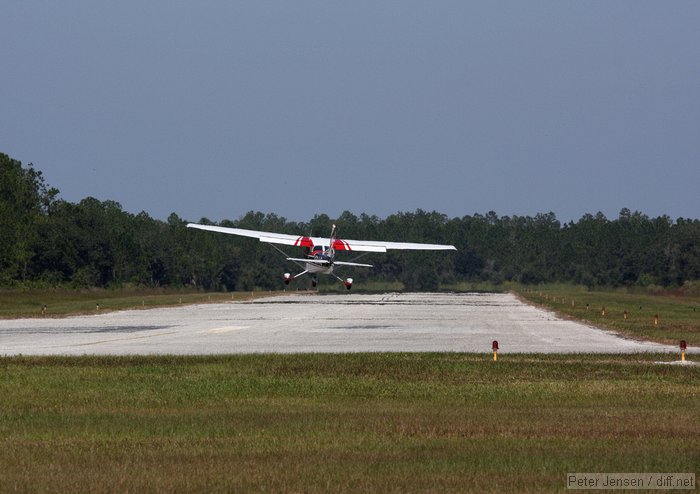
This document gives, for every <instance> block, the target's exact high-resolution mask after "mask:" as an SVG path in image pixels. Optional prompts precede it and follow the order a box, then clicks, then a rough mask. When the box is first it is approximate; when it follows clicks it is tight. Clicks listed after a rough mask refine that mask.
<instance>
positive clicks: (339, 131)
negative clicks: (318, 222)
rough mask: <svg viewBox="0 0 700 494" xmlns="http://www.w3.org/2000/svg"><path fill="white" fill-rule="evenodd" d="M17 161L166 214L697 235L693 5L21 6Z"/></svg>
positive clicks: (82, 189) (16, 30) (16, 13)
mask: <svg viewBox="0 0 700 494" xmlns="http://www.w3.org/2000/svg"><path fill="white" fill-rule="evenodd" d="M0 19H2V29H0V66H2V68H3V74H2V77H0V89H1V92H0V95H1V97H0V115H2V118H0V152H4V153H7V154H9V155H10V156H11V157H13V158H15V159H18V160H20V161H22V162H23V163H25V164H26V163H29V162H33V163H34V165H35V166H36V168H38V169H40V170H42V171H43V172H44V174H45V176H46V179H47V181H48V182H49V184H50V185H52V186H55V187H57V188H58V189H60V191H61V197H63V198H64V199H67V200H69V201H79V200H80V199H82V198H84V197H87V196H93V197H97V198H99V199H102V200H106V199H111V200H115V201H118V202H119V203H121V204H122V206H123V207H124V209H126V210H127V211H131V212H133V213H137V212H139V211H142V210H144V211H146V212H148V213H149V214H151V215H152V216H154V217H156V218H161V219H165V218H166V217H167V216H168V214H170V213H171V212H175V213H177V214H178V215H180V216H181V217H184V218H186V219H188V220H193V221H196V220H198V219H199V218H201V217H208V218H210V219H212V220H221V219H225V218H228V219H236V218H238V217H240V216H242V215H243V214H245V213H246V212H247V211H250V210H256V211H263V212H273V213H276V214H278V215H280V216H284V217H286V218H288V219H292V220H308V219H310V218H311V217H313V216H314V215H315V214H317V213H326V214H329V215H330V216H331V217H333V216H337V215H338V214H340V213H341V212H342V211H344V210H349V211H351V212H353V213H355V214H360V213H363V212H365V213H368V214H376V215H378V216H380V217H384V216H387V215H389V214H392V213H396V212H398V211H413V210H415V209H417V208H421V209H424V210H437V211H439V212H442V213H445V214H447V215H448V216H450V217H454V216H463V215H466V214H473V213H486V212H488V211H490V210H494V211H496V212H497V213H498V214H503V215H512V214H517V215H534V214H536V213H538V212H549V211H553V212H554V213H556V215H557V217H558V218H559V219H560V220H562V221H569V220H577V219H578V218H580V217H581V215H583V214H584V213H596V212H597V211H602V212H603V213H605V214H606V215H607V216H608V217H612V218H614V217H617V214H618V212H619V211H620V209H622V208H624V207H627V208H630V209H631V210H640V211H642V212H643V213H646V214H648V215H650V216H657V215H662V214H668V215H669V216H671V217H672V218H677V217H681V216H682V217H691V218H700V29H698V26H699V25H700V2H697V1H676V0H674V1H672V2H661V1H654V2H649V1H602V0H600V1H596V0H591V1H571V2H562V1H551V2H544V1H537V2H506V1H503V2H464V1H461V0H460V1H436V2H417V1H391V2H381V1H380V2H376V1H371V2H363V1H358V2H328V1H316V2H309V1H298V2H288V1H242V2H236V1H214V0H213V1H207V2H192V1H187V2H183V1H167V2H166V1H157V0H153V1H149V2H135V1H121V2H94V1H70V0H69V1H67V2H49V1H33V0H26V1H17V0H8V1H5V2H3V3H2V6H0Z"/></svg>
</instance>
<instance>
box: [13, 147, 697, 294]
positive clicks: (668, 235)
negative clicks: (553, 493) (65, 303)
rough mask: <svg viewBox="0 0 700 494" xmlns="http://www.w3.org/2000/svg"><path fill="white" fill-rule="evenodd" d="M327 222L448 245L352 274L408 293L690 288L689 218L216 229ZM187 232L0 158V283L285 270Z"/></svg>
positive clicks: (272, 285)
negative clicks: (481, 288)
mask: <svg viewBox="0 0 700 494" xmlns="http://www.w3.org/2000/svg"><path fill="white" fill-rule="evenodd" d="M197 222H200V223H209V224H214V223H213V222H212V221H210V220H208V219H207V218H202V219H199V220H197ZM333 223H335V224H337V225H338V228H339V236H340V237H341V238H343V237H344V238H354V239H365V240H373V239H376V240H380V239H381V240H391V241H406V242H428V243H446V244H453V245H455V246H456V247H457V249H458V250H457V252H439V253H428V252H388V253H386V254H371V255H368V256H366V257H363V262H365V261H366V262H369V263H370V264H373V265H374V268H372V269H370V270H356V271H353V272H352V274H351V276H353V277H354V278H355V279H357V280H358V281H360V280H362V281H365V280H376V281H388V282H394V281H400V282H402V283H403V284H404V285H405V286H406V288H407V289H409V290H431V289H437V288H439V287H440V286H443V285H446V284H452V283H458V282H462V281H467V282H478V281H487V282H491V283H496V284H498V283H502V282H505V281H517V282H521V283H524V284H537V283H544V282H571V283H577V284H583V285H587V286H589V287H596V286H607V287H610V286H648V285H658V286H661V287H678V286H682V285H683V284H684V283H687V282H693V281H697V280H700V221H699V220H696V219H684V218H678V219H676V220H672V219H671V218H669V217H668V216H659V217H656V218H650V217H648V216H646V215H645V214H642V213H640V212H638V211H635V212H632V211H630V210H628V209H623V210H622V211H620V213H619V216H618V217H617V218H615V219H608V218H606V217H605V215H603V214H602V213H597V214H595V215H591V214H586V215H584V216H583V217H582V218H581V219H579V220H578V221H576V222H573V221H572V222H569V223H565V224H562V223H561V222H560V221H559V220H557V218H556V216H555V215H554V213H544V214H537V215H536V216H534V217H531V216H498V215H497V214H496V213H494V212H489V213H487V214H473V215H467V216H463V217H455V218H449V217H447V216H446V215H444V214H441V213H438V212H434V211H433V212H426V211H422V210H416V211H415V212H400V213H397V214H393V215H390V216H388V217H386V218H379V217H377V216H374V215H367V214H361V215H359V216H357V215H355V214H353V213H351V212H348V211H346V212H344V213H342V214H341V215H340V217H338V218H336V219H334V220H333V219H331V218H329V217H328V215H326V214H317V215H316V216H314V217H313V218H312V219H311V220H309V221H308V222H294V221H288V220H287V219H285V218H284V217H281V216H277V215H276V214H264V213H261V212H254V211H251V212H249V213H247V214H246V215H244V216H243V217H241V218H239V219H236V220H224V221H221V222H220V223H218V224H219V225H221V226H230V227H238V228H248V229H254V230H264V231H273V232H281V233H289V234H296V235H303V234H313V235H315V236H328V234H329V233H330V230H331V224H333ZM186 224H187V221H186V220H184V219H183V218H180V217H179V216H178V215H177V214H175V213H172V214H171V215H170V216H169V217H168V219H167V220H166V221H161V220H158V219H154V218H151V217H150V216H149V215H148V214H147V213H145V212H141V213H139V214H131V213H129V212H127V211H124V210H123V209H122V207H121V205H120V204H119V203H117V202H114V201H100V200H97V199H95V198H92V197H87V198H85V199H83V200H81V201H80V202H78V203H71V202H68V201H65V200H63V199H61V198H60V197H59V191H58V190H57V189H55V188H53V187H50V186H49V185H48V184H46V182H45V179H44V177H43V175H42V173H41V172H40V171H37V170H35V169H34V167H33V166H31V165H28V166H23V165H22V164H21V163H20V162H19V161H17V160H14V159H12V158H10V157H9V156H7V155H5V154H1V153H0V286H3V287H12V286H50V287H53V286H71V287H120V286H125V285H132V286H150V287H164V286H167V287H197V288H201V289H205V290H222V289H223V290H254V289H278V288H281V287H282V286H284V285H283V284H282V277H281V274H282V273H283V272H285V271H292V270H293V269H294V268H293V266H290V265H289V263H288V262H287V261H286V260H285V259H284V257H283V256H282V255H280V254H279V253H278V252H276V251H275V250H274V249H273V248H272V247H270V246H268V245H264V244H260V242H258V241H257V240H255V239H248V238H238V237H233V236H229V235H221V234H215V233H211V232H203V231H199V230H192V229H187V228H186ZM292 253H293V252H292ZM295 254H297V255H298V253H295ZM350 258H351V257H348V258H347V259H350Z"/></svg>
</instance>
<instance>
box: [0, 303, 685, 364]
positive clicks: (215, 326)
mask: <svg viewBox="0 0 700 494" xmlns="http://www.w3.org/2000/svg"><path fill="white" fill-rule="evenodd" d="M493 340H498V342H499V344H500V348H501V353H513V352H519V353H523V352H527V353H529V352H537V353H540V352H541V353H578V352H596V353H633V352H678V350H677V349H676V348H675V347H672V346H667V345H659V344H656V343H646V342H637V341H632V340H629V339H625V338H621V337H618V336H616V335H615V334H614V333H611V332H607V331H603V330H600V329H596V328H592V327H590V326H586V325H584V324H580V323H576V322H572V321H565V320H562V319H558V318H557V317H555V316H554V315H553V314H551V313H549V312H546V311H544V310H541V309H537V308H535V307H531V306H529V305H525V304H523V303H521V302H520V301H519V300H518V299H517V298H516V297H514V296H513V295H510V294H425V293H424V294H421V293H409V294H397V293H390V294H384V295H356V294H347V295H301V294H300V295H296V294H295V295H288V296H282V297H274V298H265V299H259V300H256V301H252V302H238V303H235V302H230V303H223V304H203V305H190V306H183V307H175V308H163V309H146V310H129V311H121V312H112V313H103V314H96V315H91V316H80V317H68V318H61V319H58V318H56V319H53V318H45V319H14V320H0V355H19V354H22V355H83V354H97V355H105V354H109V355H134V354H179V355H182V354H223V353H261V352H265V353H299V352H380V351H382V352H383V351H388V352H424V351H430V352H444V351H448V352H490V350H491V342H492V341H493ZM696 351H697V349H693V350H692V352H693V353H695V352H696Z"/></svg>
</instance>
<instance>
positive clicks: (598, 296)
mask: <svg viewBox="0 0 700 494" xmlns="http://www.w3.org/2000/svg"><path fill="white" fill-rule="evenodd" d="M516 293H517V294H518V295H519V296H521V297H522V298H523V299H525V300H527V301H528V302H531V303H533V304H535V305H539V306H542V307H546V308H548V309H550V310H553V311H555V312H557V313H559V314H561V315H563V316H565V317H568V318H572V319H577V320H581V321H585V322H588V323H590V324H593V325H595V326H598V327H606V328H610V329H613V330H615V331H618V332H620V333H622V334H625V335H628V336H632V337H636V338H640V339H645V340H653V341H658V342H661V343H670V344H673V345H678V343H679V341H680V340H686V342H687V344H688V345H694V346H698V345H700V296H697V295H696V296H689V295H682V294H679V293H660V294H655V295H652V294H635V293H627V292H624V291H589V290H586V289H585V288H581V287H575V286H568V285H562V286H558V285H554V286H548V287H541V288H536V289H534V288H521V289H519V290H517V291H516ZM603 309H604V310H605V312H604V313H603ZM625 312H627V318H625ZM656 316H658V318H657V317H656Z"/></svg>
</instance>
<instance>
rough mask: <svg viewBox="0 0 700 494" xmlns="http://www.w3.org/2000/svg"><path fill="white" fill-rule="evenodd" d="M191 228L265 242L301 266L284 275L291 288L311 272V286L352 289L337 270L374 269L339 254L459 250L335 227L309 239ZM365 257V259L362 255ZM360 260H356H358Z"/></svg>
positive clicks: (242, 230) (286, 283) (203, 227)
mask: <svg viewBox="0 0 700 494" xmlns="http://www.w3.org/2000/svg"><path fill="white" fill-rule="evenodd" d="M187 228H198V229H200V230H208V231H211V232H218V233H228V234H230V235H240V236H243V237H252V238H257V239H258V240H260V241H261V242H266V243H268V244H270V245H272V247H274V248H275V249H276V250H277V251H279V252H280V253H281V254H283V255H284V256H285V257H286V259H287V260H288V261H292V262H293V263H295V264H296V265H298V266H299V267H300V268H301V269H303V271H302V272H300V273H298V274H295V275H292V274H290V273H284V284H285V285H289V283H290V282H291V281H292V280H295V279H296V278H299V277H300V276H303V275H305V274H307V273H311V275H312V279H311V285H312V286H313V287H315V286H316V284H317V283H318V280H317V278H316V275H317V274H327V275H331V276H334V277H335V278H336V279H337V280H338V281H340V282H341V283H343V284H344V285H345V288H347V289H348V290H350V288H352V281H353V280H352V278H346V279H342V278H341V277H339V276H338V275H336V274H335V273H334V272H333V271H334V269H335V268H336V267H341V266H342V267H345V266H354V267H362V268H371V267H372V265H371V264H361V263H357V262H347V261H336V260H335V253H336V251H341V250H343V251H348V252H365V254H362V255H363V256H364V255H367V253H370V252H386V251H387V250H390V249H400V250H457V249H456V248H455V246H454V245H440V244H421V243H406V242H381V241H379V242H378V241H372V240H341V239H339V238H337V237H336V234H335V225H333V228H332V230H331V236H330V238H324V237H305V236H297V235H287V234H284V233H270V232H260V231H256V230H244V229H243V228H227V227H223V226H213V225H200V224H198V223H188V224H187ZM273 244H282V245H293V246H295V247H308V249H309V253H308V254H307V256H306V257H305V258H298V257H289V256H288V255H287V254H285V253H284V252H282V251H281V250H280V249H278V248H277V247H275V246H274V245H273ZM360 257H362V256H360ZM357 259H359V257H358V258H356V259H355V260H357Z"/></svg>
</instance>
